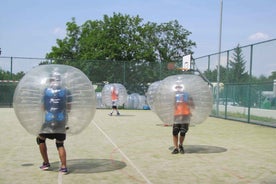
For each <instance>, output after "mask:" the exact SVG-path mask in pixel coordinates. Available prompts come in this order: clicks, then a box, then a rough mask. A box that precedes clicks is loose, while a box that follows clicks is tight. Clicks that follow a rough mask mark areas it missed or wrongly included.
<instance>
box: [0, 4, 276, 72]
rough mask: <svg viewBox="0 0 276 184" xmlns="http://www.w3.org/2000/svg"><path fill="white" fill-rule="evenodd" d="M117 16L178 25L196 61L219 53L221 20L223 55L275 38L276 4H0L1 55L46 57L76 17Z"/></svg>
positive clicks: (83, 18) (81, 19)
mask: <svg viewBox="0 0 276 184" xmlns="http://www.w3.org/2000/svg"><path fill="white" fill-rule="evenodd" d="M221 2H223V6H221ZM221 7H223V8H222V19H220V18H221V16H220V11H221ZM113 13H122V14H128V15H130V16H137V15H139V17H140V18H142V19H143V22H145V23H146V22H155V23H165V22H169V21H171V20H177V21H178V22H179V23H180V24H181V25H182V26H183V28H185V29H187V30H188V31H190V32H191V33H192V34H191V35H190V36H189V39H191V40H192V41H194V42H195V43H196V45H197V47H196V48H193V51H194V58H196V57H200V56H205V55H208V54H212V53H217V52H218V51H219V36H220V20H222V31H221V51H224V50H229V49H232V48H234V47H236V46H237V45H238V44H239V45H241V46H244V45H249V44H253V43H256V42H260V41H265V40H269V39H274V38H276V23H275V17H276V1H275V0H47V1H45V0H24V1H22V0H9V1H2V2H1V4H0V48H1V51H2V53H1V56H13V57H31V58H44V57H45V56H46V53H49V52H50V51H51V48H52V46H55V45H56V39H63V38H64V37H65V35H66V23H67V22H70V21H71V20H72V18H73V17H74V18H75V19H76V23H77V24H78V25H82V24H83V23H84V22H85V21H87V20H102V19H103V15H109V16H112V15H113ZM0 67H1V63H0ZM2 67H3V66H2ZM273 67H275V68H274V69H275V70H276V66H275V65H273ZM270 68H271V67H270Z"/></svg>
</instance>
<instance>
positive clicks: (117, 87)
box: [102, 83, 127, 107]
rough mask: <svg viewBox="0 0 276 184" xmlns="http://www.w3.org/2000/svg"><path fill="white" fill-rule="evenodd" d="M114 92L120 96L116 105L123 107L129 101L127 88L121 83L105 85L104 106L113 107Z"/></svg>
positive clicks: (103, 93) (103, 90)
mask: <svg viewBox="0 0 276 184" xmlns="http://www.w3.org/2000/svg"><path fill="white" fill-rule="evenodd" d="M112 91H114V92H115V93H116V94H117V95H118V100H117V101H116V104H117V105H118V106H122V105H123V104H124V103H126V101H127V91H126V88H125V86H123V85H122V84H119V83H110V84H106V85H104V87H103V89H102V102H103V104H104V105H106V106H108V107H111V106H112V97H111V96H112Z"/></svg>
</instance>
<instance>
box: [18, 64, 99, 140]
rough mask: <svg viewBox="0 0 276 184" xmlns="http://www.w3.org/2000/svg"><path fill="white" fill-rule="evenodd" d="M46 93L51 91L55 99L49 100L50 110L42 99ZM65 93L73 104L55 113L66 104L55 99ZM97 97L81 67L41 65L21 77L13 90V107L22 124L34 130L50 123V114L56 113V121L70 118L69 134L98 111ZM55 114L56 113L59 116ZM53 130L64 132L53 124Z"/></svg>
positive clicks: (35, 133)
mask: <svg viewBox="0 0 276 184" xmlns="http://www.w3.org/2000/svg"><path fill="white" fill-rule="evenodd" d="M52 81H54V82H52ZM49 87H51V88H49ZM45 89H51V90H45ZM60 89H62V90H60ZM55 90H56V91H55ZM57 91H58V92H57ZM65 91H66V92H65ZM45 94H47V95H48V96H51V95H52V96H51V97H50V99H52V102H51V100H49V103H48V106H50V107H51V109H49V111H47V113H45V111H44V107H45V106H44V102H43V99H44V97H45V96H46V95H45ZM65 94H67V98H69V99H70V101H69V102H68V101H67V103H68V104H70V106H71V108H70V109H71V110H70V111H69V109H68V108H67V111H68V113H60V112H57V113H54V112H55V111H57V109H62V108H63V107H61V106H59V105H56V106H55V105H53V103H55V100H61V99H62V96H64V95H65ZM53 95H55V96H56V97H53ZM95 99H96V98H95V91H94V88H93V86H92V83H91V81H90V80H89V79H88V78H87V76H86V75H85V74H84V73H83V72H82V71H80V70H79V69H77V68H74V67H71V66H67V65H57V64H51V65H40V66H38V67H35V68H33V69H32V70H31V71H29V72H28V73H27V74H26V75H25V76H24V77H23V78H22V79H21V80H20V82H19V84H18V85H17V87H16V89H15V92H14V96H13V107H14V111H15V114H16V116H17V118H18V120H19V121H20V123H21V125H22V126H23V127H24V128H25V129H26V130H27V131H28V132H29V133H31V134H34V135H37V134H39V133H40V132H41V128H42V126H44V125H45V123H49V122H50V120H51V118H52V119H53V117H57V118H55V122H58V120H64V119H67V121H66V122H67V123H66V129H67V130H66V134H69V135H74V134H78V133H80V132H81V131H82V130H83V129H84V128H86V127H87V126H88V125H89V123H90V122H91V120H92V119H93V117H94V114H95V112H96V108H95V107H96V100H95ZM51 103H52V104H51ZM49 104H51V105H49ZM57 104H62V103H57ZM48 112H52V114H51V113H49V114H50V115H52V116H50V115H48ZM45 114H46V115H45ZM53 114H57V116H54V115H53ZM64 116H65V117H64ZM56 120H57V121H56ZM51 122H53V121H51ZM51 131H52V132H51V133H64V132H59V131H60V130H58V129H55V128H52V129H51Z"/></svg>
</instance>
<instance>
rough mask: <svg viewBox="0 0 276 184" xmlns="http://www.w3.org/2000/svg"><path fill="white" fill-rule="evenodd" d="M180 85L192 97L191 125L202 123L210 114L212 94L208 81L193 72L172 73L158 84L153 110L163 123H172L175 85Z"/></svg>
mask: <svg viewBox="0 0 276 184" xmlns="http://www.w3.org/2000/svg"><path fill="white" fill-rule="evenodd" d="M176 85H181V86H183V87H184V91H185V92H188V93H189V94H190V96H191V97H192V98H193V102H194V106H195V108H194V109H191V113H192V116H191V121H190V124H191V125H196V124H200V123H202V122H203V121H204V120H206V118H207V117H208V116H209V115H210V113H211V110H212V106H213V95H212V92H211V88H210V87H209V85H208V83H207V82H205V81H204V80H203V79H202V78H201V77H200V76H198V75H193V74H182V75H173V76H169V77H167V78H165V79H164V80H162V82H161V83H160V84H159V86H158V88H157V90H156V93H155V98H154V101H153V105H154V107H155V108H154V112H155V113H156V114H157V116H158V117H159V118H160V119H161V120H162V121H163V122H164V123H165V124H173V123H174V103H175V102H174V101H175V86H176Z"/></svg>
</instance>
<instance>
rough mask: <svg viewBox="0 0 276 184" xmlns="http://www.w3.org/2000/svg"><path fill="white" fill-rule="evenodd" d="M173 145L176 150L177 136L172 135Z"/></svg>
mask: <svg viewBox="0 0 276 184" xmlns="http://www.w3.org/2000/svg"><path fill="white" fill-rule="evenodd" d="M173 145H174V147H175V148H178V135H173Z"/></svg>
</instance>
